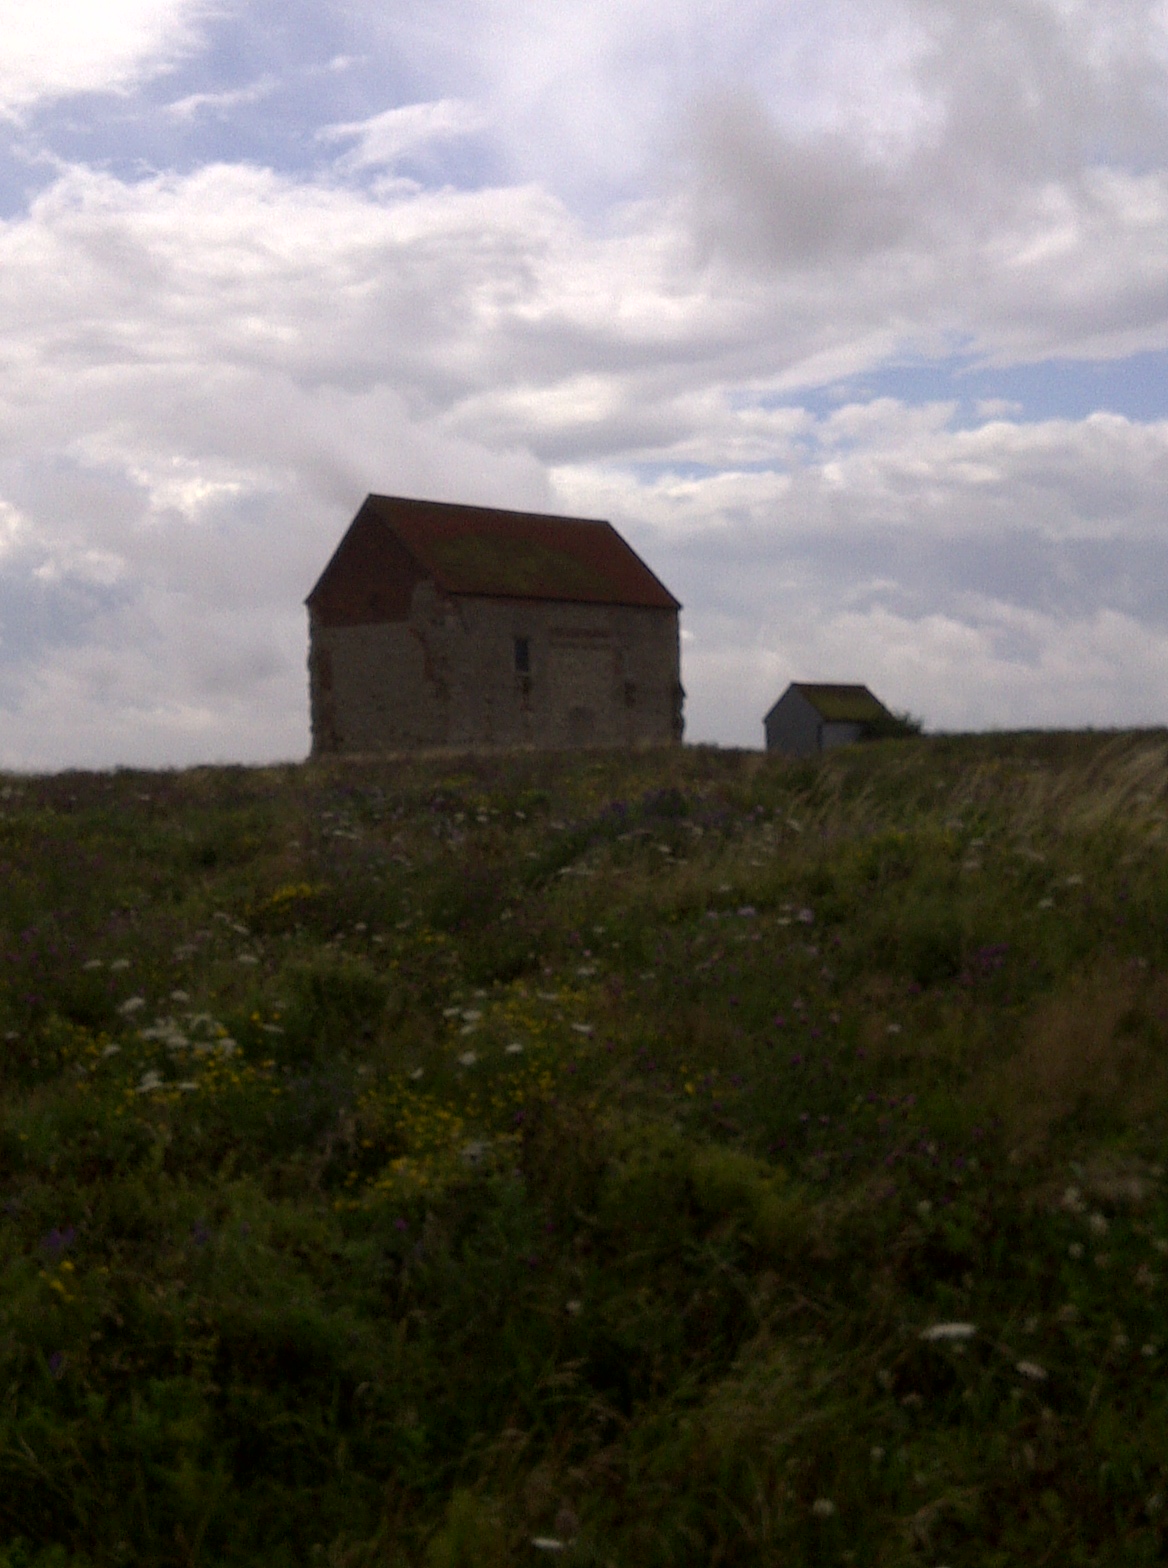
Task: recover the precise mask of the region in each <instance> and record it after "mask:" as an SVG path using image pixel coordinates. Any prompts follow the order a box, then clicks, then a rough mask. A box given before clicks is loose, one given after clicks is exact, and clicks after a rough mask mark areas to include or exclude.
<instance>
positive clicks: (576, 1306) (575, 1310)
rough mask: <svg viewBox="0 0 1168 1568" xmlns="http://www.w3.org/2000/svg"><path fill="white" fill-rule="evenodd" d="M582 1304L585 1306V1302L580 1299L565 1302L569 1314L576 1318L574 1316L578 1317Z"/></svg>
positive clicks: (565, 1309) (565, 1308)
mask: <svg viewBox="0 0 1168 1568" xmlns="http://www.w3.org/2000/svg"><path fill="white" fill-rule="evenodd" d="M582 1306H583V1302H580V1301H568V1302H565V1303H564V1311H565V1312H566V1313H567V1314H568V1316H569V1317H570V1318H574V1317H577V1316H578V1315H579V1313H580V1309H581V1307H582Z"/></svg>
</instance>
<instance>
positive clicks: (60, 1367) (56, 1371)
mask: <svg viewBox="0 0 1168 1568" xmlns="http://www.w3.org/2000/svg"><path fill="white" fill-rule="evenodd" d="M49 1371H50V1372H51V1373H52V1375H53V1377H54V1378H62V1377H64V1375H65V1357H64V1356H63V1355H62V1353H61V1352H60V1351H59V1350H54V1351H53V1353H52V1355H51V1356H50V1357H49Z"/></svg>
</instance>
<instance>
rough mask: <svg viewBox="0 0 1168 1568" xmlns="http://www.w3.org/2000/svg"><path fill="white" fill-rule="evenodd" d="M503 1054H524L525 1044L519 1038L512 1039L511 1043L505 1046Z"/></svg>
mask: <svg viewBox="0 0 1168 1568" xmlns="http://www.w3.org/2000/svg"><path fill="white" fill-rule="evenodd" d="M503 1054H504V1055H505V1056H522V1055H523V1046H522V1045H521V1044H520V1042H519V1041H518V1040H512V1041H511V1044H510V1045H507V1046H504V1048H503Z"/></svg>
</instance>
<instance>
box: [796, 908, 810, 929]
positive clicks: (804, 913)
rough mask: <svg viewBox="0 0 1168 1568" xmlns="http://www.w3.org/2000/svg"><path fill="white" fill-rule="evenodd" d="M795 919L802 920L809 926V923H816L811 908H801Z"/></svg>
mask: <svg viewBox="0 0 1168 1568" xmlns="http://www.w3.org/2000/svg"><path fill="white" fill-rule="evenodd" d="M795 919H796V920H799V921H801V922H802V923H803V925H805V926H809V925H812V924H813V923H814V921H815V916H814V915H813V914H812V912H811V910H809V909H801V910H800V911H799V913H798V914H797V915H796V916H795Z"/></svg>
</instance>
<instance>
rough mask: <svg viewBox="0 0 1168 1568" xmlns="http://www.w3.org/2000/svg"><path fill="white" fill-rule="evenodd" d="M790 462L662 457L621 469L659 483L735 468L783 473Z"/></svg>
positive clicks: (643, 480) (646, 482) (649, 482)
mask: <svg viewBox="0 0 1168 1568" xmlns="http://www.w3.org/2000/svg"><path fill="white" fill-rule="evenodd" d="M789 468H790V464H789V463H788V462H778V461H776V460H775V459H773V458H764V459H760V460H759V461H758V462H754V463H693V462H681V461H670V460H669V459H665V458H661V459H654V460H653V461H645V462H636V463H623V464H621V471H622V472H623V473H627V474H630V475H631V476H632V477H633V478H634V479H635V480H636V481H637V483H638V484H642V485H655V484H657V483H658V482H659V481H660V480H662V479H694V480H701V479H713V478H716V477H717V475H719V474H725V473H730V472H733V473H735V474H783V473H786V472H787V471H788V469H789Z"/></svg>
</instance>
